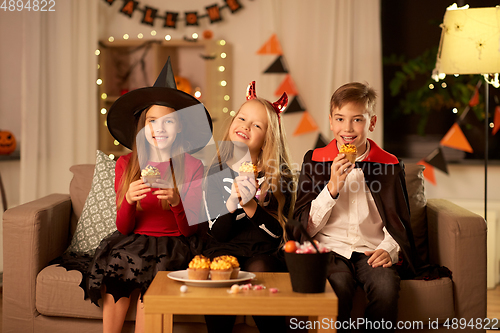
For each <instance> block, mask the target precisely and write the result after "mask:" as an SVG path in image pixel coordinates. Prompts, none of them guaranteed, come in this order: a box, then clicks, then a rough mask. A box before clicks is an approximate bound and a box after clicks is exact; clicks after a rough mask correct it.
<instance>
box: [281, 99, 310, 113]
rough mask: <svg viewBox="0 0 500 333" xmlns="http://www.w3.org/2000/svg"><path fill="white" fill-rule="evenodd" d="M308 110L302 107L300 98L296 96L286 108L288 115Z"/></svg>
mask: <svg viewBox="0 0 500 333" xmlns="http://www.w3.org/2000/svg"><path fill="white" fill-rule="evenodd" d="M305 110H306V109H305V108H304V107H303V106H302V104H301V103H300V99H299V96H294V97H293V99H292V101H291V102H290V104H288V107H287V108H286V113H287V114H289V113H293V112H302V111H305Z"/></svg>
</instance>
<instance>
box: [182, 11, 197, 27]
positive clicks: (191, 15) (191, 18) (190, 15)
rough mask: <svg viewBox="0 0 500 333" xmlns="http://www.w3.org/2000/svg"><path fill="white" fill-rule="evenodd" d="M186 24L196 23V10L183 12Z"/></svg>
mask: <svg viewBox="0 0 500 333" xmlns="http://www.w3.org/2000/svg"><path fill="white" fill-rule="evenodd" d="M184 15H186V25H198V12H185V13H184Z"/></svg>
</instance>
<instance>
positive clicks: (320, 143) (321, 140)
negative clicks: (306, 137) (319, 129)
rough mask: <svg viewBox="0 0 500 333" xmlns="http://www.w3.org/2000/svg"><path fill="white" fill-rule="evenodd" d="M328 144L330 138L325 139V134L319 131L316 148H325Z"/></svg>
mask: <svg viewBox="0 0 500 333" xmlns="http://www.w3.org/2000/svg"><path fill="white" fill-rule="evenodd" d="M327 144H328V140H325V138H324V137H323V135H321V133H319V135H318V139H317V140H316V145H315V146H314V149H317V148H323V147H324V146H326V145H327Z"/></svg>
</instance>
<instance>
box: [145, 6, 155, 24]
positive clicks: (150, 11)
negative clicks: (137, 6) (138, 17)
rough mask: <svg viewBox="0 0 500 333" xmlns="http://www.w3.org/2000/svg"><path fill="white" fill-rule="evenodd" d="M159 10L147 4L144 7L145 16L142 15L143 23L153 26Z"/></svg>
mask: <svg viewBox="0 0 500 333" xmlns="http://www.w3.org/2000/svg"><path fill="white" fill-rule="evenodd" d="M157 12H158V9H154V8H151V7H148V6H146V7H145V8H144V16H143V17H142V23H144V24H147V25H150V26H153V23H154V20H155V17H156V13H157Z"/></svg>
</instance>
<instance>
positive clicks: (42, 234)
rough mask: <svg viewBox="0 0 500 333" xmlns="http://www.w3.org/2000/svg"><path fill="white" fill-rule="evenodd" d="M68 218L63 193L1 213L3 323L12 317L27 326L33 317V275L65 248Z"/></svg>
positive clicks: (66, 202) (69, 207)
mask: <svg viewBox="0 0 500 333" xmlns="http://www.w3.org/2000/svg"><path fill="white" fill-rule="evenodd" d="M70 217H71V200H70V196H69V195H67V194H52V195H49V196H46V197H44V198H41V199H38V200H35V201H32V202H29V203H26V204H23V205H20V206H17V207H14V208H11V209H9V210H7V211H6V212H5V213H4V214H3V254H4V264H3V265H4V267H3V268H4V273H3V284H4V288H3V301H4V304H8V306H6V307H4V308H3V311H4V314H3V315H4V322H5V321H6V319H8V318H16V319H17V320H21V321H23V322H25V323H26V324H29V322H30V321H31V320H32V318H33V317H34V315H36V309H35V283H36V276H37V274H38V273H39V272H40V270H42V269H43V268H44V267H45V266H46V265H47V263H48V262H49V261H50V260H52V259H54V258H56V257H57V256H59V255H61V254H62V253H63V252H64V250H65V249H66V247H67V246H68V235H69V221H70ZM6 317H7V318H6Z"/></svg>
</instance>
